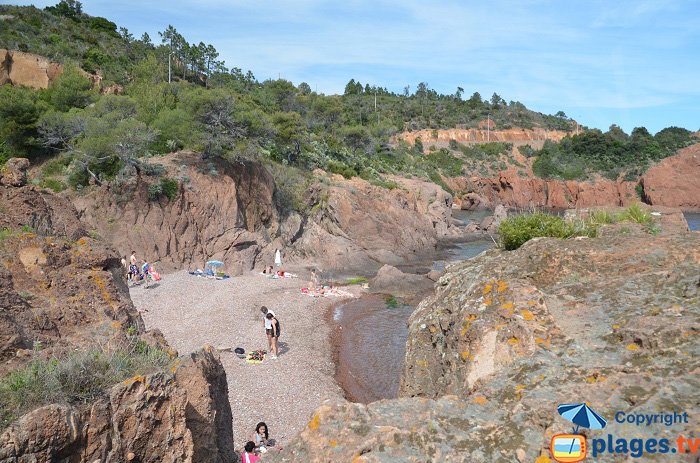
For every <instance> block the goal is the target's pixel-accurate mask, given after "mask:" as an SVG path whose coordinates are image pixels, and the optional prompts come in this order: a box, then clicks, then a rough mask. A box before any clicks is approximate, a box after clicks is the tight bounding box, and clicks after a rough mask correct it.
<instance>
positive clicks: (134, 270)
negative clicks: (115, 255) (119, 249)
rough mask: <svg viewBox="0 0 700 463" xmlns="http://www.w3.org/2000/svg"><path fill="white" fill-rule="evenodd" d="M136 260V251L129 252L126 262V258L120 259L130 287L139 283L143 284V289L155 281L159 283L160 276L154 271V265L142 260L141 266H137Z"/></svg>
mask: <svg viewBox="0 0 700 463" xmlns="http://www.w3.org/2000/svg"><path fill="white" fill-rule="evenodd" d="M137 262H138V260H137V259H136V251H131V257H129V261H128V262H127V260H126V256H124V257H123V258H122V262H121V263H122V266H123V267H124V268H125V269H126V279H127V282H129V284H130V285H132V286H133V285H137V284H140V283H141V282H145V283H146V285H145V286H144V287H145V288H148V287H149V285H150V284H151V283H153V282H155V281H160V274H159V273H158V272H157V271H156V267H155V265H154V264H152V263H149V262H148V261H147V260H146V259H143V260H142V262H141V266H140V267H139V266H138V265H137Z"/></svg>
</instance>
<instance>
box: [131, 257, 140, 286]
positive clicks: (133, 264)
mask: <svg viewBox="0 0 700 463" xmlns="http://www.w3.org/2000/svg"><path fill="white" fill-rule="evenodd" d="M138 274H139V268H138V267H137V266H136V251H131V257H130V258H129V275H131V282H132V283H135V282H136V281H137V278H136V277H137V276H138Z"/></svg>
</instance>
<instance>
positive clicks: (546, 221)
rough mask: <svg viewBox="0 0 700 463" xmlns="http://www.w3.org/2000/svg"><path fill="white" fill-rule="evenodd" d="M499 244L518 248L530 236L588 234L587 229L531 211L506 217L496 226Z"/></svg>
mask: <svg viewBox="0 0 700 463" xmlns="http://www.w3.org/2000/svg"><path fill="white" fill-rule="evenodd" d="M498 233H499V235H500V243H499V244H500V246H501V247H503V248H504V249H506V250H509V251H510V250H513V249H518V248H519V247H520V246H522V245H523V244H525V243H526V242H527V241H529V240H531V239H532V238H538V237H549V238H562V239H565V238H569V237H571V236H574V235H577V234H580V235H588V234H589V233H590V231H589V230H585V229H583V230H578V229H577V227H576V226H575V225H574V224H573V223H570V222H567V221H565V220H564V219H562V218H561V217H557V216H554V215H551V214H547V213H544V212H532V213H528V214H522V215H516V216H514V217H508V218H507V219H505V220H504V221H503V222H501V225H499V227H498Z"/></svg>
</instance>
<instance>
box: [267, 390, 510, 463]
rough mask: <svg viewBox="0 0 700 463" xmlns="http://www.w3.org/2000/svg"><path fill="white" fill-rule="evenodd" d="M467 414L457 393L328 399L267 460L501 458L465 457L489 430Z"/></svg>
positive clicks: (414, 461) (418, 461)
mask: <svg viewBox="0 0 700 463" xmlns="http://www.w3.org/2000/svg"><path fill="white" fill-rule="evenodd" d="M466 412H467V404H466V403H465V402H464V401H462V400H459V399H458V398H457V397H454V396H452V397H443V398H441V399H439V400H436V401H433V400H417V399H398V400H391V401H387V400H381V401H378V402H373V403H370V404H368V405H363V404H358V403H350V402H335V401H328V402H326V403H324V404H323V405H322V406H321V407H320V408H319V409H318V410H317V411H316V413H315V414H314V415H313V417H312V418H311V421H310V422H309V424H308V426H307V427H306V429H305V430H304V431H302V432H301V434H300V435H299V436H297V437H296V438H295V439H294V441H293V442H292V443H291V444H290V445H288V446H286V447H285V449H284V451H283V452H282V453H281V454H279V455H277V454H270V455H268V456H266V457H265V459H266V460H267V459H268V458H270V461H271V462H273V463H274V462H290V463H291V462H299V461H312V462H336V461H337V462H357V463H360V462H368V463H369V462H385V461H386V462H389V461H392V462H393V461H396V462H406V463H424V462H428V461H430V462H433V461H435V462H437V461H439V462H466V461H496V460H484V459H474V460H471V459H465V457H467V456H469V455H470V452H468V451H467V450H466V449H468V448H469V447H471V446H472V445H473V443H474V442H475V440H476V439H479V438H483V437H484V435H485V434H487V433H488V428H486V429H483V430H479V426H480V425H483V424H485V421H486V420H485V419H484V418H482V417H480V416H478V415H477V416H473V415H467V414H466ZM503 444H504V445H509V443H508V442H504V443H503ZM482 455H484V453H483V452H482ZM490 455H495V454H494V453H493V452H492V453H491V454H490ZM507 461H513V460H507Z"/></svg>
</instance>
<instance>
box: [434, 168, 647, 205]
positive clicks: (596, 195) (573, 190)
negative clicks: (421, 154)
mask: <svg viewBox="0 0 700 463" xmlns="http://www.w3.org/2000/svg"><path fill="white" fill-rule="evenodd" d="M445 181H446V182H447V183H448V186H449V187H450V188H452V189H453V190H455V191H466V192H469V193H475V194H476V195H478V198H475V197H474V196H473V195H472V196H470V197H469V198H470V199H469V201H468V202H467V203H466V205H467V208H468V205H478V206H481V207H483V206H484V205H487V206H488V207H495V206H496V205H497V204H503V205H505V206H507V207H513V208H531V207H547V208H554V209H567V208H574V207H589V206H624V205H627V204H630V203H633V202H635V201H639V198H638V196H637V195H636V192H635V185H636V184H635V183H634V182H624V181H612V180H607V179H598V180H597V181H595V182H580V181H574V180H569V181H563V180H544V179H541V178H539V177H522V176H520V175H519V174H518V173H517V172H515V171H513V170H506V171H504V172H501V173H500V174H499V175H498V177H491V178H482V177H471V178H464V177H458V178H453V179H445Z"/></svg>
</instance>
